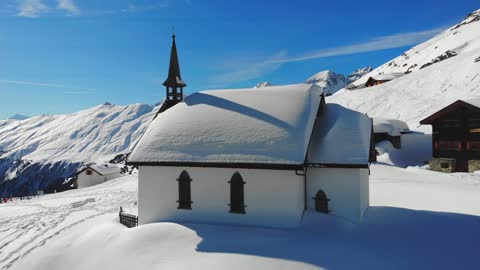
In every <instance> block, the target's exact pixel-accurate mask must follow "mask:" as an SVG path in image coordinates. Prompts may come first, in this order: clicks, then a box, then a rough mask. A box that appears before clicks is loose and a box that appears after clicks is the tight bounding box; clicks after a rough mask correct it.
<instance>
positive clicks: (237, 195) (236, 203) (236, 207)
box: [229, 172, 245, 214]
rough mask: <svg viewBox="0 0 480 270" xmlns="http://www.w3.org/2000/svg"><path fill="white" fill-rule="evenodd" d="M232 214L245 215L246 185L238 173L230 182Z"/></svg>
mask: <svg viewBox="0 0 480 270" xmlns="http://www.w3.org/2000/svg"><path fill="white" fill-rule="evenodd" d="M229 183H230V213H239V214H245V200H244V187H243V186H244V184H245V182H243V179H242V176H241V175H240V174H239V173H238V172H236V173H235V174H234V175H233V176H232V179H231V180H230V182H229Z"/></svg>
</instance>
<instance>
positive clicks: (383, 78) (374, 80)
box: [365, 73, 405, 87]
mask: <svg viewBox="0 0 480 270" xmlns="http://www.w3.org/2000/svg"><path fill="white" fill-rule="evenodd" d="M404 75H405V73H387V74H378V75H375V76H373V77H370V78H368V80H367V82H366V83H365V87H371V86H375V85H379V84H382V83H386V82H388V81H391V80H395V79H397V78H400V77H402V76H404Z"/></svg>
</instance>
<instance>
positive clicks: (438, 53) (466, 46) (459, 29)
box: [355, 10, 480, 84]
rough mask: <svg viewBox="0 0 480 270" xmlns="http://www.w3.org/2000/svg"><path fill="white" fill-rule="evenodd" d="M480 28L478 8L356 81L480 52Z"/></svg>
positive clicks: (421, 67)
mask: <svg viewBox="0 0 480 270" xmlns="http://www.w3.org/2000/svg"><path fill="white" fill-rule="evenodd" d="M479 29H480V10H477V11H475V12H472V13H471V14H469V15H468V16H467V17H466V18H465V19H464V20H463V21H462V22H460V23H458V24H456V25H454V26H452V27H450V28H448V29H447V30H445V31H444V32H442V33H440V34H438V35H437V36H435V37H434V38H432V39H430V40H428V41H426V42H424V43H422V44H419V45H417V46H415V47H413V48H411V49H409V50H407V51H406V52H404V53H403V54H402V55H400V56H398V57H396V58H395V59H393V60H391V61H389V62H387V63H385V64H384V65H381V66H380V67H378V68H376V69H374V70H373V71H371V72H369V73H367V74H366V75H365V76H364V77H363V78H361V80H358V81H357V82H355V84H360V83H365V82H366V81H367V79H368V78H369V77H370V76H374V75H377V74H388V73H396V72H402V73H410V72H415V71H418V70H421V69H424V68H426V67H428V66H429V65H435V63H438V62H441V61H443V60H444V59H449V58H454V57H456V56H457V55H461V54H463V53H469V52H471V51H477V52H478V49H479V44H478V42H479V41H478V39H479V36H480V30H479ZM478 56H480V55H478ZM442 59H443V60H442ZM437 61H438V62H437ZM472 61H473V59H472Z"/></svg>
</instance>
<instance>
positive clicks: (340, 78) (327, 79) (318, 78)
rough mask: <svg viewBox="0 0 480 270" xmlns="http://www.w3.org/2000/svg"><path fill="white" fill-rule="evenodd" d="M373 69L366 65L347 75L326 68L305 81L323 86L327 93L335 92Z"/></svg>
mask: <svg viewBox="0 0 480 270" xmlns="http://www.w3.org/2000/svg"><path fill="white" fill-rule="evenodd" d="M371 71H372V68H371V67H364V68H360V69H357V70H355V71H354V72H352V73H351V74H350V75H348V76H345V75H343V74H338V73H335V72H333V71H330V70H324V71H320V72H318V73H316V74H315V75H313V76H311V77H310V78H308V79H307V80H306V81H305V83H315V84H317V85H318V86H320V87H322V88H323V91H324V92H325V93H326V94H334V93H336V92H337V91H338V90H340V89H342V88H344V87H345V86H347V85H348V84H350V83H352V82H354V81H356V80H358V79H359V78H361V77H362V76H364V75H365V74H367V73H369V72H371Z"/></svg>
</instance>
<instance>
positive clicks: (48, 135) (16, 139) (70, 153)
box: [0, 104, 156, 196]
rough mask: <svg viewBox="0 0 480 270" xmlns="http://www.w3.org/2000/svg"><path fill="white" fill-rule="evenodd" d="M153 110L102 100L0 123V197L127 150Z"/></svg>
mask: <svg viewBox="0 0 480 270" xmlns="http://www.w3.org/2000/svg"><path fill="white" fill-rule="evenodd" d="M154 112H156V110H155V109H154V107H152V106H148V105H144V104H133V105H129V106H117V105H109V104H104V105H100V106H96V107H93V108H90V109H88V110H84V111H80V112H77V113H73V114H69V115H41V116H35V117H31V118H28V119H25V120H22V121H18V120H4V121H0V196H1V195H5V196H10V195H11V194H16V193H18V192H19V191H21V192H23V193H27V194H28V193H30V192H34V191H35V190H36V189H45V188H49V186H50V185H51V184H52V183H56V182H58V181H60V180H62V179H63V178H65V177H68V176H70V175H71V174H72V173H74V172H75V171H76V170H77V169H78V168H79V167H80V166H81V165H82V164H84V163H92V162H106V161H109V160H110V159H112V158H113V157H114V156H116V155H118V154H122V153H127V152H129V151H130V149H131V147H132V146H133V144H134V143H135V142H136V141H137V140H138V139H139V138H140V136H142V134H143V133H144V131H145V130H146V128H147V126H148V124H149V123H150V121H151V119H152V117H153V114H154Z"/></svg>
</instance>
